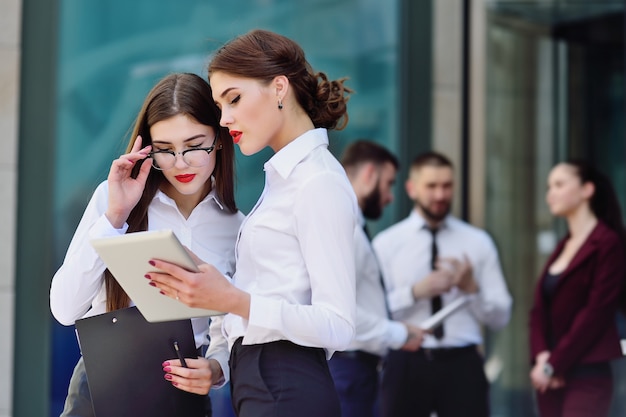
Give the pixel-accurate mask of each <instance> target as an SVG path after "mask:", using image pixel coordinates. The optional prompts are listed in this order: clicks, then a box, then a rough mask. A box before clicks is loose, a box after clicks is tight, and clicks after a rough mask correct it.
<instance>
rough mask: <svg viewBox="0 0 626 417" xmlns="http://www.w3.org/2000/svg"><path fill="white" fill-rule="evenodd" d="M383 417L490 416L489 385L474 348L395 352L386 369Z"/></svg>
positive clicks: (384, 370)
mask: <svg viewBox="0 0 626 417" xmlns="http://www.w3.org/2000/svg"><path fill="white" fill-rule="evenodd" d="M381 403H382V413H381V415H382V417H430V415H431V413H432V412H433V411H435V412H437V416H438V417H459V416H463V417H488V416H489V384H488V382H487V379H486V377H485V373H484V371H483V358H482V356H481V355H480V354H479V353H478V350H477V349H476V347H474V346H469V347H466V348H460V349H451V350H434V351H428V350H424V349H420V350H418V351H417V352H404V351H397V350H396V351H391V352H390V353H389V355H388V356H387V360H386V363H385V366H384V368H383V378H382V393H381Z"/></svg>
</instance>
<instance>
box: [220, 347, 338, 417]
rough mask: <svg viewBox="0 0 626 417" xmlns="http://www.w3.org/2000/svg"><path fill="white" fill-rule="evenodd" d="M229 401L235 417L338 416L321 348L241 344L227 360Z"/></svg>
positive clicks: (334, 396) (336, 399) (332, 388)
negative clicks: (230, 399) (229, 383)
mask: <svg viewBox="0 0 626 417" xmlns="http://www.w3.org/2000/svg"><path fill="white" fill-rule="evenodd" d="M230 368H231V371H230V372H231V373H230V375H231V376H230V379H231V396H232V402H233V408H234V410H235V414H236V415H237V416H238V417H320V416H324V417H340V415H341V410H340V408H339V398H338V397H337V392H336V391H335V386H334V384H333V380H332V378H331V376H330V372H329V370H328V363H327V362H326V354H325V352H324V350H323V349H319V348H309V347H303V346H298V345H296V344H294V343H291V342H288V341H284V340H281V341H277V342H271V343H263V344H258V345H242V344H241V339H238V340H237V341H236V342H235V344H234V346H233V349H232V351H231V356H230Z"/></svg>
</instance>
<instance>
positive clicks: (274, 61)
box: [208, 29, 352, 130]
mask: <svg viewBox="0 0 626 417" xmlns="http://www.w3.org/2000/svg"><path fill="white" fill-rule="evenodd" d="M208 71H209V77H210V76H211V74H213V73H216V72H220V71H222V72H225V73H227V74H232V75H236V76H239V77H244V78H254V79H257V80H260V81H262V82H265V83H269V82H271V81H272V80H273V79H274V77H277V76H279V75H284V76H286V77H287V78H288V79H289V83H290V84H291V86H292V87H293V88H294V90H295V96H296V99H297V100H298V104H300V106H301V107H302V108H303V109H304V111H305V112H306V113H307V114H308V115H309V117H310V118H311V121H312V122H313V125H314V126H315V127H324V128H326V129H336V130H341V129H343V128H344V127H345V126H346V125H347V124H348V113H347V102H348V98H349V97H348V95H349V93H351V92H352V90H350V89H349V88H348V87H346V86H344V82H345V81H346V78H341V79H338V80H328V77H327V76H326V74H324V73H323V72H314V71H313V69H312V68H311V65H310V64H309V63H308V62H307V60H306V58H305V56H304V51H303V50H302V48H301V47H300V46H299V45H298V44H297V43H296V42H294V41H292V40H291V39H289V38H287V37H285V36H282V35H279V34H276V33H273V32H269V31H266V30H259V29H257V30H252V31H250V32H248V33H246V34H244V35H241V36H239V37H237V38H235V39H233V40H231V41H230V42H228V43H226V44H225V45H224V46H222V47H221V48H220V49H219V50H218V51H217V52H216V53H215V55H214V57H213V59H212V60H211V62H210V63H209V68H208Z"/></svg>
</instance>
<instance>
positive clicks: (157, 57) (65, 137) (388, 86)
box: [50, 0, 427, 417]
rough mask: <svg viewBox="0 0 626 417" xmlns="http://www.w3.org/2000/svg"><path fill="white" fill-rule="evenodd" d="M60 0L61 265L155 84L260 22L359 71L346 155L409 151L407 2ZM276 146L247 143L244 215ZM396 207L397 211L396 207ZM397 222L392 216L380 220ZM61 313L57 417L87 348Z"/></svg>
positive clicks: (56, 232) (335, 68) (321, 61)
mask: <svg viewBox="0 0 626 417" xmlns="http://www.w3.org/2000/svg"><path fill="white" fill-rule="evenodd" d="M58 3H59V11H58V14H59V16H58V19H59V21H58V28H59V33H58V36H59V40H58V68H57V87H56V106H55V108H56V120H57V125H56V131H55V135H54V136H55V138H54V142H55V146H54V150H55V151H54V155H53V157H54V161H55V170H54V172H53V173H52V175H53V177H54V178H53V184H54V192H53V195H54V197H53V216H52V219H53V222H54V226H53V241H54V245H53V247H54V255H53V258H54V259H53V262H52V263H53V264H54V266H55V267H58V265H60V263H61V262H62V259H63V256H64V254H65V250H66V249H67V246H68V244H69V241H70V239H71V237H72V234H73V232H74V229H75V227H76V225H77V223H78V221H79V219H80V216H81V214H82V212H83V210H84V208H85V206H86V204H87V202H88V200H89V198H90V196H91V193H92V191H93V190H94V189H95V187H96V186H97V184H98V183H99V182H101V181H103V180H104V179H106V176H107V173H108V169H109V166H110V162H111V160H112V159H114V158H115V157H117V156H118V155H119V154H121V153H122V152H123V151H124V149H125V147H126V143H127V142H128V139H129V138H128V134H129V130H130V129H131V127H132V123H133V121H134V117H135V116H136V114H137V112H138V111H139V108H140V106H141V103H142V101H143V99H144V97H145V95H146V94H147V93H148V91H149V89H150V88H151V87H152V85H154V83H155V82H156V81H157V80H158V79H160V78H161V77H162V76H164V75H165V74H167V73H170V72H174V71H185V72H193V73H197V74H200V75H203V76H206V70H205V67H206V64H207V63H208V61H209V59H210V53H211V51H213V50H215V49H216V48H217V47H219V46H220V45H221V44H222V43H224V42H225V41H227V40H229V39H230V38H232V37H234V36H236V35H238V34H241V33H244V32H246V31H248V30H250V29H253V28H264V29H269V30H273V31H277V32H279V33H281V34H284V35H286V36H288V37H291V38H293V39H294V40H296V41H297V42H298V43H300V45H301V46H302V47H303V48H304V50H305V52H306V54H307V58H308V60H309V62H310V63H311V64H312V66H313V67H314V69H317V70H322V71H324V72H326V73H327V75H328V76H329V77H330V78H339V77H344V76H347V77H349V78H350V80H349V82H348V85H349V86H350V87H351V88H353V89H354V90H355V94H354V95H353V96H352V98H351V100H350V102H349V116H350V122H349V124H348V127H347V128H346V129H345V130H343V131H341V132H336V133H332V135H331V150H332V151H333V152H334V153H335V154H336V155H339V154H340V153H341V151H342V150H343V148H344V147H345V146H346V145H347V144H348V143H349V142H350V141H352V140H354V139H356V138H371V139H373V140H376V141H378V142H381V143H384V144H385V145H386V146H388V147H389V148H390V149H391V150H392V151H394V152H396V151H398V150H399V139H398V133H397V126H398V119H397V114H398V111H397V108H396V107H397V104H396V103H397V102H398V98H397V97H396V94H397V89H396V78H397V71H398V68H397V66H398V56H397V55H398V33H397V31H398V10H397V2H396V1H386V2H379V1H376V0H338V1H335V0H334V1H327V0H304V1H297V2H294V1H287V0H233V1H229V2H215V1H206V0H186V1H182V2H171V1H164V0H137V1H132V2H128V1H122V0H110V1H106V2H95V1H83V0H61V1H59V2H58ZM425 139H426V140H427V138H425ZM237 152H238V151H237ZM269 156H270V153H269V150H267V151H264V152H261V154H258V155H255V156H252V157H244V156H242V155H241V154H240V153H239V152H238V153H237V194H236V197H237V202H238V204H239V206H240V208H241V209H242V211H243V212H244V213H245V212H247V211H248V210H249V209H250V208H251V207H252V205H253V204H254V202H255V201H256V198H257V197H258V195H259V194H260V192H261V190H262V187H263V178H264V176H263V170H262V164H263V162H264V161H265V160H267V159H268V158H269ZM400 191H401V190H400ZM391 212H392V210H387V212H386V213H387V214H386V216H389V215H390V214H389V213H391ZM390 221H391V218H390V217H385V218H383V220H382V221H381V222H380V224H381V225H384V224H388V223H389V222H390ZM53 272H54V271H52V273H53ZM51 321H52V327H53V346H52V356H53V360H52V367H53V369H52V375H51V379H52V381H51V410H50V415H52V416H55V415H58V414H59V412H60V410H61V408H62V401H63V400H64V398H65V394H66V390H67V382H68V380H69V377H70V374H71V370H72V368H73V366H74V364H75V362H76V360H77V359H78V348H77V345H76V339H75V336H74V331H73V328H70V327H62V326H60V325H59V324H57V323H56V322H55V321H54V320H53V319H51ZM218 417H219V415H218Z"/></svg>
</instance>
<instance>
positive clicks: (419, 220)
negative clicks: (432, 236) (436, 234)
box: [409, 208, 451, 230]
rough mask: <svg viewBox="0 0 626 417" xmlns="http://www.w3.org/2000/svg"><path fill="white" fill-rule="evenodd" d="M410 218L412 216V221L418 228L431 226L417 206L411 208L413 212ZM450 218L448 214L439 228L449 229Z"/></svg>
mask: <svg viewBox="0 0 626 417" xmlns="http://www.w3.org/2000/svg"><path fill="white" fill-rule="evenodd" d="M409 218H410V220H411V222H412V223H413V224H415V225H416V227H417V229H418V230H421V229H429V228H430V226H429V224H428V223H427V222H426V220H425V219H424V217H423V216H422V215H421V214H419V212H418V211H417V209H415V208H414V209H413V210H411V214H410V215H409ZM450 218H451V216H450V215H449V214H448V215H447V216H446V217H445V218H444V219H443V221H442V222H441V223H440V224H439V229H447V228H449V227H450Z"/></svg>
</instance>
